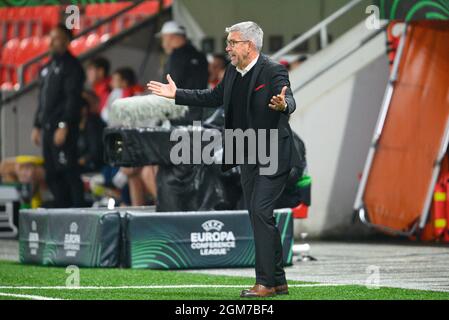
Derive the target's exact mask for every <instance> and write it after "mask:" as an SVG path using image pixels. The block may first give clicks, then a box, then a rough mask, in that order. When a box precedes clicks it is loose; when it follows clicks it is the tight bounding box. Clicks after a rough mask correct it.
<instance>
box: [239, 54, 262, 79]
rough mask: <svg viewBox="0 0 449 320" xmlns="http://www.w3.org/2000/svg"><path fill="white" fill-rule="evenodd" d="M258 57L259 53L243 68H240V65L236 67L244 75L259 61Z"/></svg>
mask: <svg viewBox="0 0 449 320" xmlns="http://www.w3.org/2000/svg"><path fill="white" fill-rule="evenodd" d="M257 59H259V55H257V57H255V58H254V60H253V61H251V62H250V63H249V64H248V65H247V66H246V67H245V68H244V69H243V70H242V69H239V67H236V68H235V69H236V70H237V72H238V73H240V74H241V75H242V77H243V76H244V75H245V74H247V73H248V71H249V70H251V68H252V67H254V65H255V64H256V63H257Z"/></svg>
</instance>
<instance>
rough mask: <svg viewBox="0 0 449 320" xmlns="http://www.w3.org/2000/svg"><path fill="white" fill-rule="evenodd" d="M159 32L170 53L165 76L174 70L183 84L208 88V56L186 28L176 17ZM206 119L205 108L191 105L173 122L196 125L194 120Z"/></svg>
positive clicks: (173, 75)
mask: <svg viewBox="0 0 449 320" xmlns="http://www.w3.org/2000/svg"><path fill="white" fill-rule="evenodd" d="M156 36H157V37H159V38H160V39H161V45H162V48H163V50H164V52H165V53H166V54H167V55H168V59H167V62H166V64H165V66H164V72H163V79H165V78H166V76H167V74H170V76H171V77H172V79H173V80H174V81H175V82H176V83H178V84H179V86H180V87H181V88H186V89H206V88H207V86H208V77H209V76H208V63H207V59H206V56H205V55H204V54H203V53H201V52H199V51H198V50H197V49H196V48H195V47H194V46H193V45H192V44H191V43H190V41H189V40H188V39H187V34H186V30H185V28H184V27H183V26H180V25H179V24H178V23H177V22H175V21H168V22H166V23H164V25H163V26H162V29H161V31H160V32H159V33H158V34H157V35H156ZM202 119H203V110H202V108H199V107H195V106H189V111H188V112H187V114H186V115H185V116H184V117H183V118H181V119H179V120H172V121H171V123H172V124H173V125H189V124H190V125H192V122H193V121H194V120H202Z"/></svg>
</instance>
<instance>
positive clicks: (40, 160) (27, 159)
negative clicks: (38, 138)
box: [16, 155, 44, 166]
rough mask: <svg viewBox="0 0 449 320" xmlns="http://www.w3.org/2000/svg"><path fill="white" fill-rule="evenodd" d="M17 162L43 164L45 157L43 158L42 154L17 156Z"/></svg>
mask: <svg viewBox="0 0 449 320" xmlns="http://www.w3.org/2000/svg"><path fill="white" fill-rule="evenodd" d="M16 162H17V163H19V164H26V163H31V164H35V165H38V166H41V165H43V164H44V158H42V157H40V156H27V155H23V156H17V157H16Z"/></svg>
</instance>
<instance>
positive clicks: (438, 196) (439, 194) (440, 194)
mask: <svg viewBox="0 0 449 320" xmlns="http://www.w3.org/2000/svg"><path fill="white" fill-rule="evenodd" d="M433 199H434V200H435V201H446V192H435V194H434V196H433Z"/></svg>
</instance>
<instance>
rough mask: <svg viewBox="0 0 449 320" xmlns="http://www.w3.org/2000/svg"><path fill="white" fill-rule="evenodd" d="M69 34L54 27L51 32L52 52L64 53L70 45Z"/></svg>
mask: <svg viewBox="0 0 449 320" xmlns="http://www.w3.org/2000/svg"><path fill="white" fill-rule="evenodd" d="M69 43H70V41H69V39H68V37H67V35H66V34H65V33H64V32H63V31H62V30H60V29H57V28H56V29H53V30H51V32H50V51H51V52H52V53H59V54H61V53H64V52H65V51H66V50H67V47H68V46H69Z"/></svg>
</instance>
